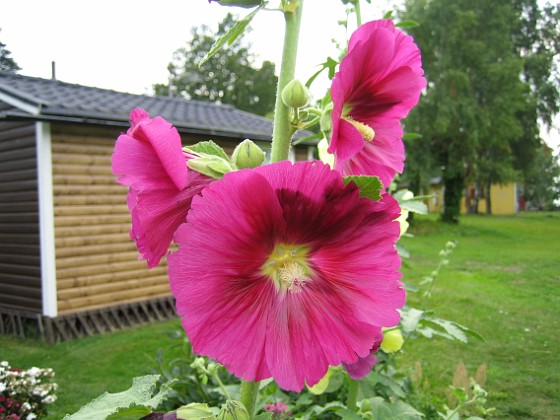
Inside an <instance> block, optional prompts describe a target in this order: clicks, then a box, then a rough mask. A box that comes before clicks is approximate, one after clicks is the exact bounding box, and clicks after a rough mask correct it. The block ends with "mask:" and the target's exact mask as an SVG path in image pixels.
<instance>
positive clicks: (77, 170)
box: [52, 126, 170, 315]
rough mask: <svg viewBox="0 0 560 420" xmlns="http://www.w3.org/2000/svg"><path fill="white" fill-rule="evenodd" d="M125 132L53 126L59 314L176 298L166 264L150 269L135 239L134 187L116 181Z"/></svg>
mask: <svg viewBox="0 0 560 420" xmlns="http://www.w3.org/2000/svg"><path fill="white" fill-rule="evenodd" d="M118 134H119V131H118V129H116V130H115V129H107V130H106V131H99V130H98V129H97V130H93V129H92V130H87V129H74V130H73V131H69V130H68V129H67V127H64V126H62V127H53V134H52V147H53V150H52V154H53V184H54V185H53V193H54V219H55V221H54V224H55V246H56V277H57V293H58V311H59V314H61V315H63V314H68V313H73V312H79V311H84V310H91V309H96V308H103V307H107V306H111V305H119V304H122V303H127V302H135V301H140V300H147V299H151V298H159V297H164V296H169V295H170V291H169V283H168V280H167V275H166V270H167V269H166V265H165V261H162V264H160V266H159V267H157V268H153V269H151V270H148V269H147V266H146V263H145V262H144V261H139V260H138V252H137V250H136V246H135V244H134V242H133V241H132V240H131V239H130V237H129V230H130V221H131V218H130V213H129V211H128V208H127V206H126V195H127V192H128V188H127V187H124V186H121V185H120V184H117V183H116V182H115V176H114V175H113V173H112V172H111V155H112V153H113V148H114V142H115V139H116V136H117V135H118Z"/></svg>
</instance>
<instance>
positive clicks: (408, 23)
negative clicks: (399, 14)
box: [395, 20, 420, 28]
mask: <svg viewBox="0 0 560 420" xmlns="http://www.w3.org/2000/svg"><path fill="white" fill-rule="evenodd" d="M395 26H396V27H397V28H416V27H418V26H420V24H419V23H418V22H416V21H415V20H401V21H400V22H399V23H396V24H395Z"/></svg>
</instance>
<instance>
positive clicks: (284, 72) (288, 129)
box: [270, 0, 303, 162]
mask: <svg viewBox="0 0 560 420" xmlns="http://www.w3.org/2000/svg"><path fill="white" fill-rule="evenodd" d="M302 8H303V0H297V5H296V8H295V11H293V12H290V11H284V19H285V21H286V33H285V34H284V50H283V51H282V63H281V65H280V75H279V76H278V86H277V88H276V105H275V108H274V129H273V132H272V151H271V156H270V161H271V162H279V161H281V160H286V159H288V155H289V152H290V140H291V138H292V135H293V134H294V129H293V127H292V126H291V123H290V109H289V108H288V107H287V106H286V105H284V102H283V101H282V91H283V90H284V87H286V85H287V84H288V83H290V82H291V81H292V80H293V79H294V76H295V70H296V58H297V49H298V39H299V28H300V23H301V10H302Z"/></svg>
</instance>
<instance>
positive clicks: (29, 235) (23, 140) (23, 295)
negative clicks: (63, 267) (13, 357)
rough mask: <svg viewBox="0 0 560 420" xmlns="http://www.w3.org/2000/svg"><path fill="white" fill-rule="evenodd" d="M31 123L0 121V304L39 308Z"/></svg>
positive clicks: (40, 306)
mask: <svg viewBox="0 0 560 420" xmlns="http://www.w3.org/2000/svg"><path fill="white" fill-rule="evenodd" d="M40 253H41V250H40V239H39V203H38V190H37V157H36V146H35V125H34V124H33V123H27V122H17V123H8V122H1V123H0V305H1V306H4V307H8V308H14V309H18V310H24V311H27V312H33V313H41V312H42V297H41V261H40V258H41V257H40Z"/></svg>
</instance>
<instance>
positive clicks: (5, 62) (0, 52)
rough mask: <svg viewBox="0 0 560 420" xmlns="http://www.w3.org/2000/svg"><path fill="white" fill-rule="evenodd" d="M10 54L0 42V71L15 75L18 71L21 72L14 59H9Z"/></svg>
mask: <svg viewBox="0 0 560 420" xmlns="http://www.w3.org/2000/svg"><path fill="white" fill-rule="evenodd" d="M0 30H1V29H0ZM11 54H12V53H11V52H10V51H9V50H7V49H6V44H3V43H2V42H0V71H10V72H14V73H15V72H17V71H18V70H21V68H20V67H19V66H18V65H17V63H16V62H15V61H14V59H13V58H12V57H10V55H11Z"/></svg>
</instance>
